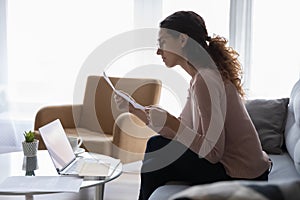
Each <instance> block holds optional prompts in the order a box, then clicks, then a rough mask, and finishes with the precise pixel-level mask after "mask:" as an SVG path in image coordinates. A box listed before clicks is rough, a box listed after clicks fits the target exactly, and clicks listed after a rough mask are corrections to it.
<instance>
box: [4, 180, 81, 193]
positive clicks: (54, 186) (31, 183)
mask: <svg viewBox="0 0 300 200" xmlns="http://www.w3.org/2000/svg"><path fill="white" fill-rule="evenodd" d="M82 181H83V179H82V178H79V177H71V176H10V177H7V178H6V179H5V180H4V181H3V182H2V183H1V184H0V192H3V193H5V192H8V193H33V192H79V190H80V186H81V184H82Z"/></svg>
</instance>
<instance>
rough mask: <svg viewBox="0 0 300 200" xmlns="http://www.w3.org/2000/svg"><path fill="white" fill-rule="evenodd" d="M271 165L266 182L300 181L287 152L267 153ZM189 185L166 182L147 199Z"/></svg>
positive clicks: (159, 197) (164, 196)
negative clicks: (278, 153)
mask: <svg viewBox="0 0 300 200" xmlns="http://www.w3.org/2000/svg"><path fill="white" fill-rule="evenodd" d="M269 156H270V158H271V160H272V162H273V167H272V171H271V172H270V174H269V181H268V183H283V182H284V183H286V182H290V183H292V182H294V181H300V174H299V173H298V172H297V170H296V169H295V165H294V162H293V160H292V159H291V157H290V156H289V154H288V153H287V152H284V153H283V154H280V155H269ZM189 187H190V186H188V185H183V184H176V183H175V184H174V183H172V184H167V185H163V186H161V187H159V188H157V189H156V190H155V191H154V193H153V194H152V195H151V197H150V199H149V200H163V199H168V198H169V197H171V196H172V195H174V194H176V193H179V192H181V191H183V190H185V189H187V188H189Z"/></svg>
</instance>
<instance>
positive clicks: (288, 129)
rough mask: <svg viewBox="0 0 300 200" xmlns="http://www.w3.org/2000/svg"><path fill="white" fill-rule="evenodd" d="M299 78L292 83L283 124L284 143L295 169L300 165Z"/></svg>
mask: <svg viewBox="0 0 300 200" xmlns="http://www.w3.org/2000/svg"><path fill="white" fill-rule="evenodd" d="M299 110H300V80H299V81H298V82H297V83H296V84H295V85H294V87H293V89H292V92H291V95H290V103H289V106H288V115H287V122H286V126H285V134H284V136H285V143H286V148H287V151H288V152H289V154H290V156H291V158H292V159H293V160H294V165H295V167H296V169H297V170H298V172H299V174H300V170H299V165H300V143H299V142H300V112H299Z"/></svg>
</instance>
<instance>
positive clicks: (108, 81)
mask: <svg viewBox="0 0 300 200" xmlns="http://www.w3.org/2000/svg"><path fill="white" fill-rule="evenodd" d="M103 77H104V79H105V80H106V82H107V83H108V85H109V86H110V87H111V88H112V90H113V91H114V92H115V93H116V94H117V95H119V96H121V97H123V98H124V99H125V100H126V101H128V102H129V103H130V104H131V105H132V106H133V107H134V108H136V109H141V110H145V107H144V106H142V105H141V104H139V103H137V102H135V101H133V100H132V99H131V98H130V97H128V96H127V95H125V94H124V93H122V92H120V91H119V90H117V89H116V88H115V87H114V85H113V84H112V82H111V81H110V79H109V78H108V76H107V75H106V73H105V72H103Z"/></svg>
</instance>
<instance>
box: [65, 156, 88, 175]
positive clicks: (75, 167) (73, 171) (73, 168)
mask: <svg viewBox="0 0 300 200" xmlns="http://www.w3.org/2000/svg"><path fill="white" fill-rule="evenodd" d="M83 163H84V160H82V159H80V160H77V161H76V162H74V164H73V165H72V166H71V167H70V168H69V169H67V170H66V173H67V174H78V172H79V171H80V169H81V167H82V165H83Z"/></svg>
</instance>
